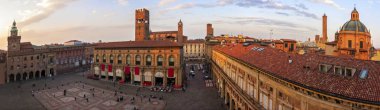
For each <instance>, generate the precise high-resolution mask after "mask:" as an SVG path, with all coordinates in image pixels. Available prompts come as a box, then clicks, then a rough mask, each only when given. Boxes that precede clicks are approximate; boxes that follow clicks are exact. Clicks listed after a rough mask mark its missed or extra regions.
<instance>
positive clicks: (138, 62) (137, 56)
mask: <svg viewBox="0 0 380 110" xmlns="http://www.w3.org/2000/svg"><path fill="white" fill-rule="evenodd" d="M135 60H136V62H135V63H136V65H140V63H141V57H140V55H136V58H135Z"/></svg>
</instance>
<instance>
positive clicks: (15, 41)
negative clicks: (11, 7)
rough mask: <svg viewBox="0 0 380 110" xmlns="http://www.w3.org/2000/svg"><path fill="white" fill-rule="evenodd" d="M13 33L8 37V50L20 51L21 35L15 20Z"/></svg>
mask: <svg viewBox="0 0 380 110" xmlns="http://www.w3.org/2000/svg"><path fill="white" fill-rule="evenodd" d="M10 32H11V34H10V36H9V37H8V51H20V42H21V36H18V29H17V26H16V21H13V24H12V28H11V31H10Z"/></svg>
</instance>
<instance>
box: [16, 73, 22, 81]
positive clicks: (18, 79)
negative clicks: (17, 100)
mask: <svg viewBox="0 0 380 110" xmlns="http://www.w3.org/2000/svg"><path fill="white" fill-rule="evenodd" d="M20 80H21V74H20V73H17V75H16V81H20Z"/></svg>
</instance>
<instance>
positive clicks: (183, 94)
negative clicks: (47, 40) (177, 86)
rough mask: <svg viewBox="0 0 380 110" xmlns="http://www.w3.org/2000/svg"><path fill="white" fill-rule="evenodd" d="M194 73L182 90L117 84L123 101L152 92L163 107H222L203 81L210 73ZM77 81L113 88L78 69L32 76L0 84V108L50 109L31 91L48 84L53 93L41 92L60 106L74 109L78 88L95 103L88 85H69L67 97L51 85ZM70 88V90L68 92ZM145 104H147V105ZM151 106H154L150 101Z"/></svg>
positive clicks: (175, 109) (184, 109)
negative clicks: (55, 96)
mask: <svg viewBox="0 0 380 110" xmlns="http://www.w3.org/2000/svg"><path fill="white" fill-rule="evenodd" d="M187 63H188V62H187ZM186 71H187V73H188V72H189V71H190V69H189V67H186ZM195 73H196V75H195V77H194V78H188V80H185V81H186V84H187V86H186V90H185V91H178V90H176V91H173V92H171V93H165V92H152V91H150V89H149V88H147V87H144V88H140V87H137V86H133V85H128V84H127V85H122V86H120V87H121V89H120V91H122V92H123V93H124V94H126V96H125V98H126V101H124V102H122V103H125V104H127V103H128V101H129V99H130V96H135V95H136V94H138V95H139V96H140V95H145V96H150V95H155V96H162V97H163V101H164V102H165V104H166V105H165V106H164V108H163V109H165V110H225V109H226V106H225V105H224V104H222V102H223V100H222V99H220V98H219V96H218V95H217V89H216V88H215V86H213V87H206V85H207V83H206V81H205V80H204V76H205V75H208V76H210V74H202V73H201V70H198V68H196V70H195ZM78 81H80V82H83V83H86V84H87V86H86V87H88V88H91V87H93V88H96V89H95V91H96V90H101V89H104V90H108V91H111V93H113V92H112V91H114V90H115V89H114V85H113V83H112V82H111V81H101V80H91V79H86V78H85V77H84V75H83V73H81V72H78V73H68V74H60V75H57V76H54V79H53V78H41V79H32V80H26V81H20V82H14V83H8V84H5V85H0V110H45V109H50V108H49V107H47V105H45V104H44V102H42V101H41V99H39V98H38V97H40V96H38V94H37V93H34V94H35V96H32V91H34V92H36V91H37V90H38V89H40V90H39V91H42V92H44V91H45V90H42V89H44V88H46V87H45V84H47V87H51V88H50V89H52V90H46V91H52V92H47V93H42V94H45V95H47V94H48V93H50V95H53V93H54V94H56V95H57V97H58V98H54V96H53V98H52V99H53V100H55V101H56V102H61V105H59V106H62V107H66V106H67V108H66V109H70V110H73V109H74V110H76V108H74V107H75V106H74V105H75V104H74V103H73V102H75V98H74V101H72V98H70V97H73V96H74V94H73V93H75V91H76V93H77V95H75V96H78V94H79V93H81V92H79V91H82V92H88V93H90V96H89V102H90V103H94V102H91V92H89V89H88V88H87V89H85V90H81V89H80V86H79V87H75V86H73V85H71V86H70V85H68V87H67V88H66V89H67V92H68V94H67V96H68V97H69V98H64V97H63V96H59V95H60V94H63V89H60V90H59V91H56V92H54V91H55V90H54V87H57V86H61V85H62V84H67V83H71V84H73V83H75V82H78ZM33 84H35V85H36V86H32V85H33ZM66 86H67V85H66ZM61 88H62V87H61ZM75 88H76V89H75ZM77 89H79V91H77ZM70 91H71V92H72V93H70ZM61 92H62V93H61ZM81 94H83V93H81ZM40 95H41V94H40ZM98 95H99V94H96V95H95V97H96V96H98ZM59 97H60V98H59ZM61 98H63V99H61ZM128 98H129V99H128ZM136 98H138V97H136ZM102 100H103V103H105V104H106V105H107V104H113V102H112V101H108V102H107V99H102ZM110 100H114V101H116V98H114V97H113V98H110ZM65 101H66V103H69V104H67V105H66V106H64V102H65ZM77 101H82V102H86V101H83V99H80V96H78V97H77ZM137 101H138V99H136V103H137ZM62 103H63V104H62ZM71 103H73V104H71ZM103 103H96V104H97V105H96V107H97V106H104V105H102V104H103ZM137 105H138V104H137ZM147 105H148V106H149V104H147ZM150 105H154V104H153V102H152V104H150ZM56 106H58V105H56ZM158 106H160V104H158ZM70 107H72V108H70ZM83 107H85V106H82V107H81V108H83ZM57 108H59V107H57ZM52 109H53V108H52ZM61 109H62V108H61ZM83 109H91V108H83ZM96 109H99V110H104V109H105V110H108V109H112V110H118V109H119V108H112V107H110V108H94V110H96ZM120 109H122V108H120ZM157 109H161V108H159V107H157ZM62 110H65V109H62ZM140 110H150V108H148V109H140Z"/></svg>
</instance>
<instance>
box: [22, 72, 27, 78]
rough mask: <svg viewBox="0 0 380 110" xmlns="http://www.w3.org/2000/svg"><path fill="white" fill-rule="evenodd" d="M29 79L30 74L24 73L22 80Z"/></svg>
mask: <svg viewBox="0 0 380 110" xmlns="http://www.w3.org/2000/svg"><path fill="white" fill-rule="evenodd" d="M27 78H28V73H26V72H24V73H23V74H22V80H26V79H27Z"/></svg>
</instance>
